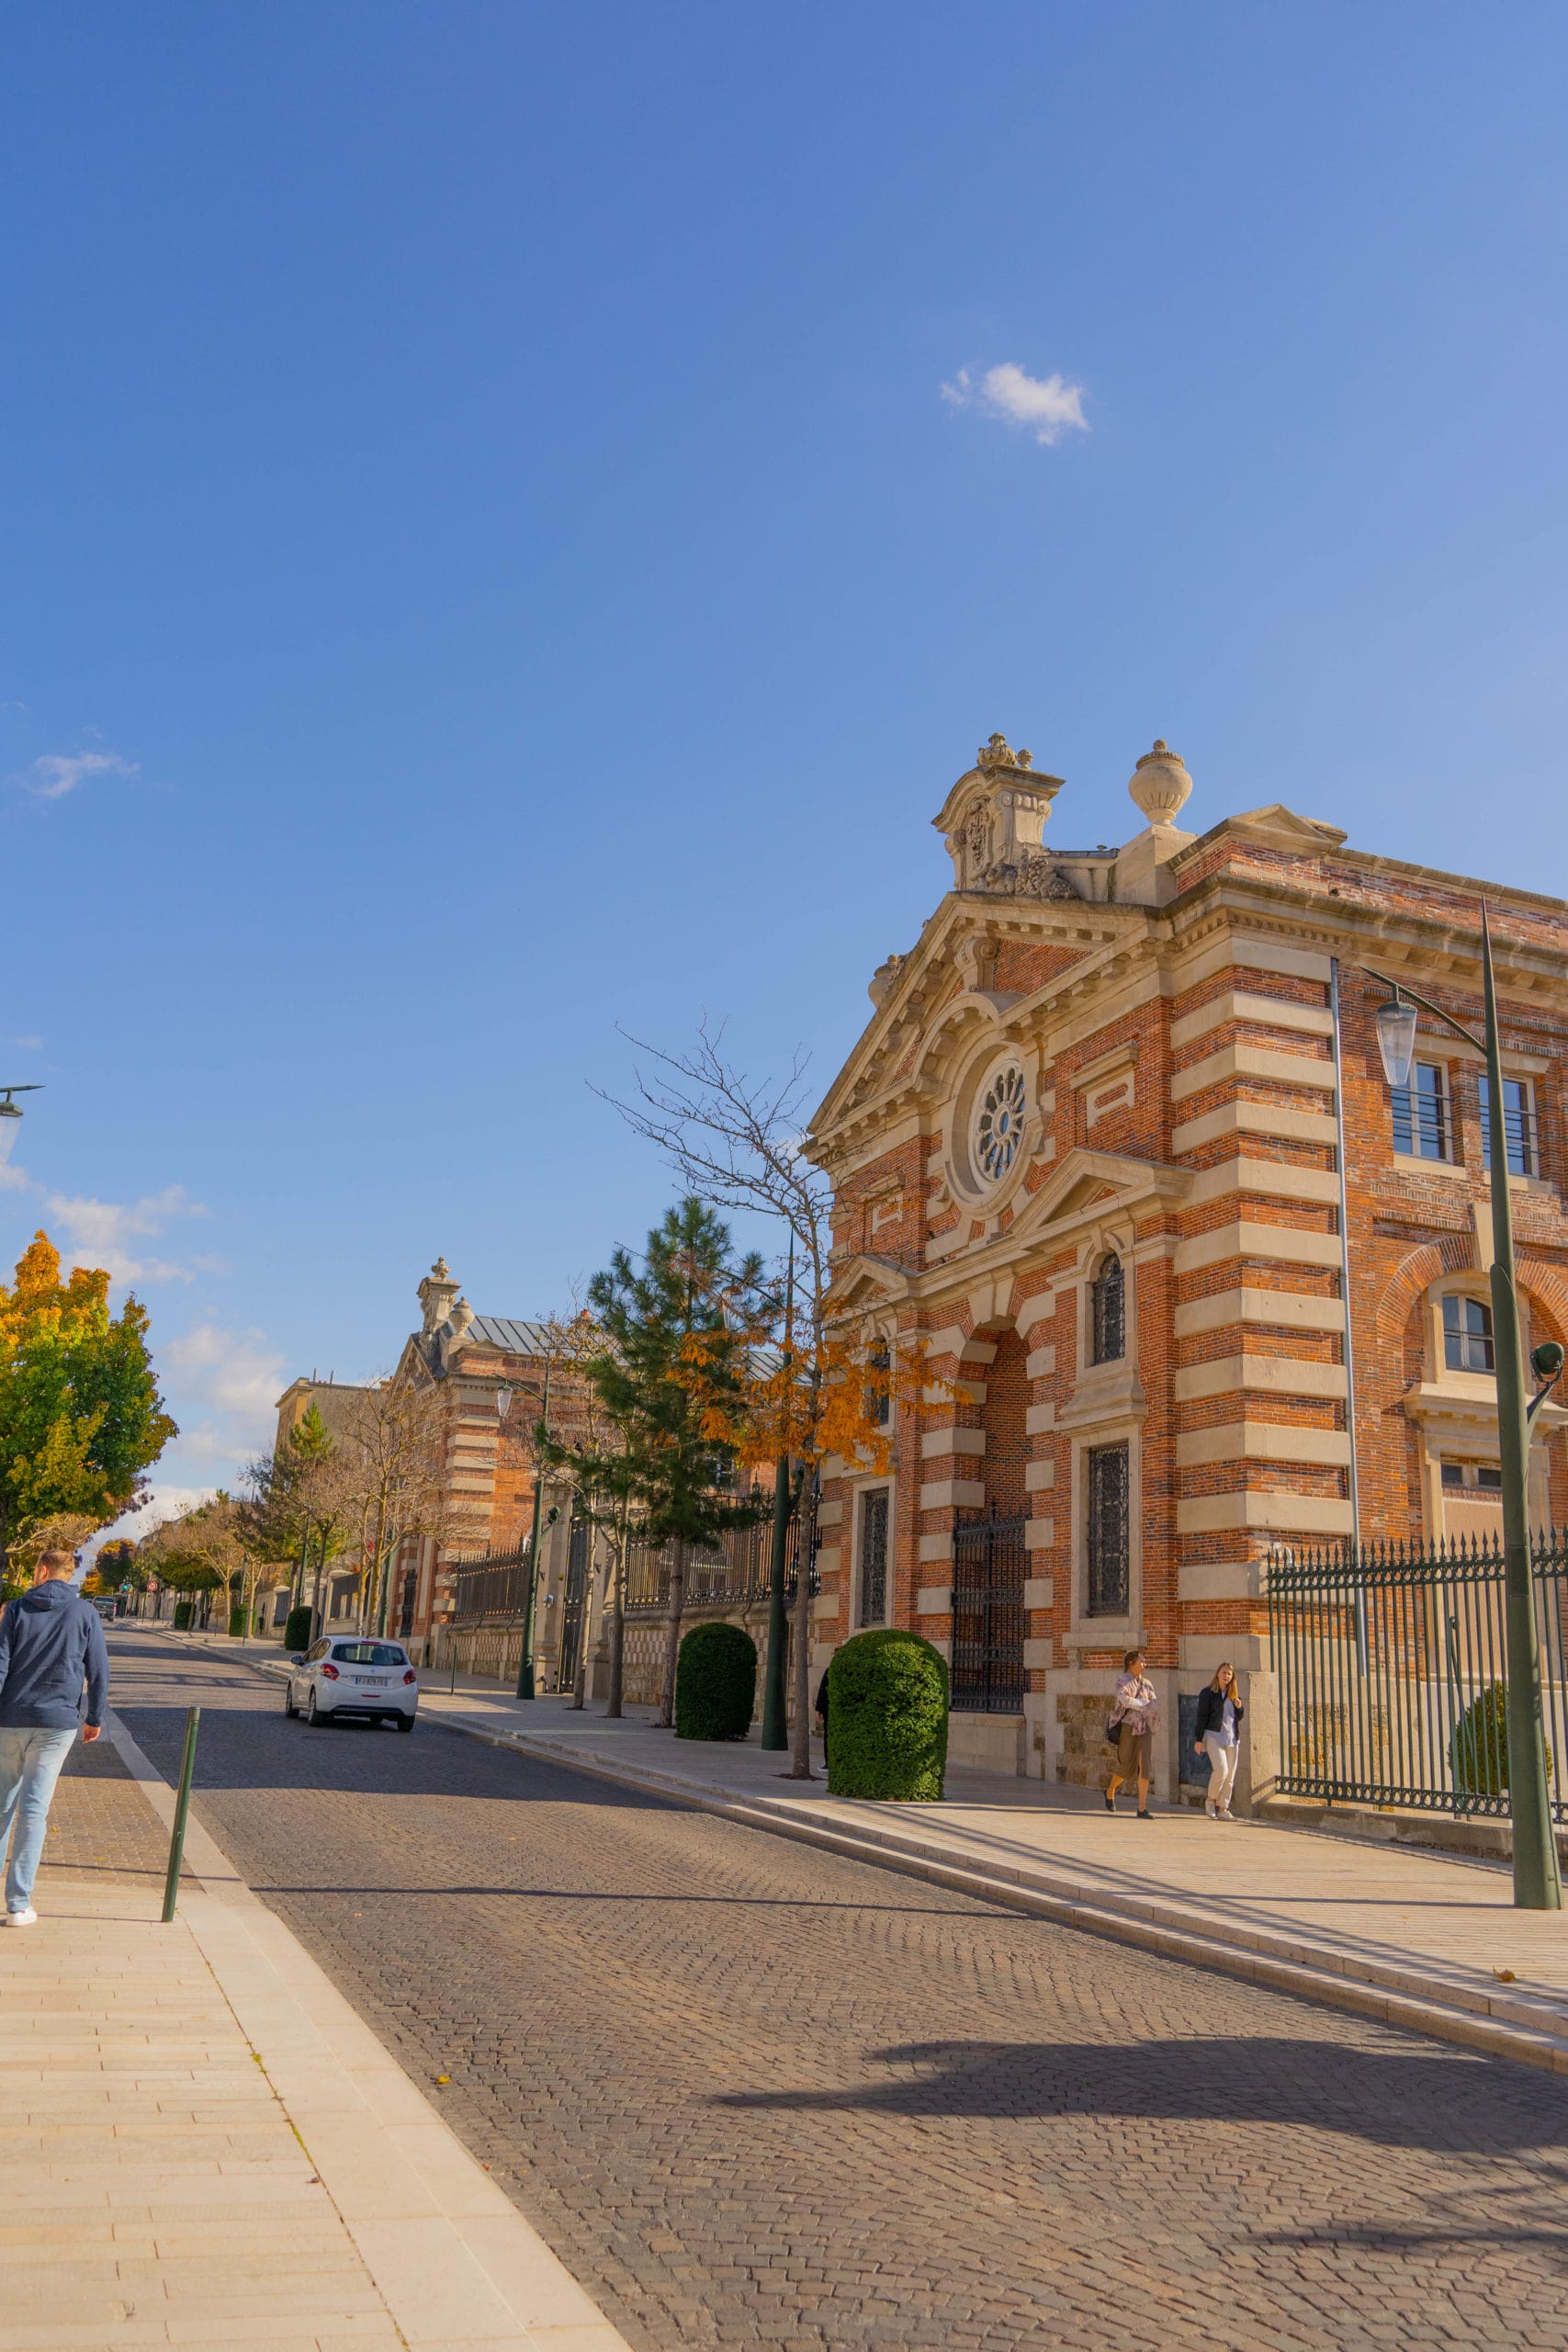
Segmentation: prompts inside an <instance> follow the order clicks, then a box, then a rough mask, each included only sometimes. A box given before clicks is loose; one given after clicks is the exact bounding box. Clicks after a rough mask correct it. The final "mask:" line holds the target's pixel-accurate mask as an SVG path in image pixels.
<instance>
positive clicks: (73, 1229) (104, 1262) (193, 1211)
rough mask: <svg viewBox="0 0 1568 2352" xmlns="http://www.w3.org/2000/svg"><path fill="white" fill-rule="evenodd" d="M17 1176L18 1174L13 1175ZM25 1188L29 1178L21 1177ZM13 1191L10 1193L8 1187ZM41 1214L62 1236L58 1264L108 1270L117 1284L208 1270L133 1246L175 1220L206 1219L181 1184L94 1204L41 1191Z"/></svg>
mask: <svg viewBox="0 0 1568 2352" xmlns="http://www.w3.org/2000/svg"><path fill="white" fill-rule="evenodd" d="M15 1172H16V1174H17V1175H21V1170H16V1171H15ZM22 1182H23V1183H24V1184H27V1183H30V1182H31V1180H30V1178H28V1177H25V1176H23V1177H22ZM13 1189H15V1188H14V1187H13ZM43 1203H44V1210H45V1213H46V1215H47V1216H49V1217H50V1219H51V1221H52V1223H53V1224H54V1226H55V1227H57V1228H58V1229H59V1231H60V1232H61V1233H62V1235H63V1237H64V1246H63V1247H62V1250H61V1252H60V1254H61V1258H62V1261H63V1262H64V1263H65V1264H67V1265H73V1266H107V1269H108V1272H109V1276H110V1279H111V1280H112V1281H114V1282H117V1283H188V1282H194V1281H195V1279H196V1277H197V1274H198V1273H205V1272H211V1271H213V1265H212V1261H211V1260H209V1259H199V1258H198V1259H195V1260H193V1261H192V1262H191V1263H190V1264H189V1265H188V1266H181V1265H175V1264H174V1263H173V1262H172V1261H170V1260H168V1259H167V1258H157V1257H148V1256H146V1255H144V1254H143V1253H142V1252H141V1250H140V1249H139V1248H138V1247H136V1246H135V1245H137V1244H139V1243H141V1242H142V1241H151V1240H155V1239H156V1238H157V1237H158V1236H159V1235H160V1234H161V1233H162V1232H163V1231H164V1227H165V1226H167V1225H169V1224H171V1223H172V1222H173V1220H174V1219H175V1218H176V1217H185V1216H206V1215H207V1211H206V1209H204V1208H203V1207H202V1205H201V1203H200V1202H199V1201H193V1200H192V1199H191V1198H190V1196H189V1194H188V1193H186V1190H185V1187H184V1186H183V1185H181V1184H167V1185H165V1186H164V1190H163V1191H162V1192H161V1193H147V1194H146V1195H145V1196H144V1197H143V1198H142V1199H141V1200H140V1201H98V1200H93V1199H90V1198H87V1197H85V1196H72V1195H71V1194H68V1193H45V1194H44V1196H43Z"/></svg>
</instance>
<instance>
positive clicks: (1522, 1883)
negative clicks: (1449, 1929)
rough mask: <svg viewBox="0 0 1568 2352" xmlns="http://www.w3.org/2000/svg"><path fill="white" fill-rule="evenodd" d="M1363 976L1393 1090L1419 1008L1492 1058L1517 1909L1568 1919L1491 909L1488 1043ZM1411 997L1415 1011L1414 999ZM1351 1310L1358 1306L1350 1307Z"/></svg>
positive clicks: (1401, 1080) (1557, 1351)
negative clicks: (1548, 1718) (1543, 1655)
mask: <svg viewBox="0 0 1568 2352" xmlns="http://www.w3.org/2000/svg"><path fill="white" fill-rule="evenodd" d="M1361 968H1362V970H1363V971H1365V972H1367V973H1368V975H1369V977H1370V978H1372V979H1374V980H1381V981H1382V984H1383V986H1384V987H1385V988H1390V989H1393V1001H1392V1002H1390V1003H1388V1004H1384V1005H1382V1006H1380V1007H1379V1009H1378V1015H1377V1031H1378V1051H1379V1053H1380V1054H1381V1056H1382V1066H1383V1075H1384V1077H1385V1078H1386V1079H1387V1080H1388V1082H1389V1084H1390V1086H1391V1087H1404V1086H1408V1084H1409V1083H1410V1072H1411V1064H1412V1061H1413V1059H1414V1056H1415V1051H1416V1006H1417V1005H1421V1006H1424V1007H1425V1009H1426V1010H1427V1012H1429V1013H1431V1014H1432V1015H1433V1017H1434V1018H1435V1019H1436V1020H1438V1021H1441V1022H1442V1023H1444V1024H1445V1025H1446V1026H1447V1027H1448V1028H1450V1029H1451V1030H1452V1031H1453V1032H1454V1034H1455V1035H1456V1036H1459V1037H1462V1038H1463V1039H1464V1041H1465V1043H1466V1045H1468V1046H1475V1047H1476V1048H1477V1049H1478V1050H1479V1051H1480V1052H1482V1053H1483V1054H1484V1055H1485V1057H1486V1097H1487V1101H1486V1113H1487V1126H1488V1130H1489V1134H1490V1139H1491V1151H1492V1341H1493V1369H1494V1371H1495V1375H1496V1380H1497V1451H1498V1459H1499V1466H1500V1469H1501V1472H1502V1479H1503V1643H1504V1655H1505V1657H1506V1665H1507V1676H1508V1717H1507V1720H1508V1799H1509V1807H1510V1810H1511V1812H1512V1815H1513V1821H1514V1903H1515V1905H1516V1907H1517V1908H1518V1909H1520V1910H1524V1911H1560V1910H1561V1909H1562V1873H1561V1871H1559V1869H1558V1864H1557V1840H1556V1838H1555V1836H1554V1835H1553V1832H1552V1826H1551V1795H1550V1792H1549V1791H1548V1788H1547V1760H1546V1736H1545V1730H1544V1726H1543V1724H1542V1722H1541V1704H1540V1652H1539V1649H1538V1646H1537V1643H1536V1629H1535V1593H1534V1589H1533V1583H1532V1579H1531V1576H1530V1546H1529V1445H1530V1435H1529V1424H1530V1420H1531V1419H1532V1418H1533V1416H1534V1413H1535V1410H1536V1408H1537V1406H1539V1405H1540V1401H1541V1398H1542V1397H1544V1396H1545V1394H1546V1389H1547V1388H1549V1387H1551V1385H1552V1383H1553V1382H1554V1381H1555V1380H1556V1379H1557V1377H1558V1375H1559V1374H1561V1372H1562V1364H1563V1354H1562V1349H1561V1348H1559V1347H1558V1346H1557V1345H1556V1343H1555V1341H1550V1342H1548V1343H1546V1344H1545V1345H1543V1346H1541V1347H1540V1348H1538V1349H1537V1350H1536V1351H1535V1352H1534V1354H1533V1355H1532V1356H1531V1358H1530V1366H1531V1369H1532V1371H1534V1372H1535V1374H1536V1376H1537V1378H1538V1379H1540V1380H1542V1381H1544V1382H1545V1384H1546V1385H1545V1387H1543V1388H1542V1389H1541V1390H1540V1395H1538V1396H1537V1397H1536V1398H1535V1400H1534V1402H1533V1403H1532V1404H1530V1405H1529V1406H1527V1405H1526V1403H1525V1366H1524V1351H1523V1340H1522V1338H1521V1334H1520V1323H1519V1301H1518V1291H1517V1286H1516V1282H1515V1275H1514V1209H1513V1203H1512V1201H1511V1200H1510V1198H1509V1194H1508V1136H1507V1128H1506V1122H1505V1119H1504V1111H1503V1052H1502V1045H1501V1041H1500V1039H1499V1036H1498V1032H1497V986H1496V979H1495V974H1494V972H1493V968H1492V933H1491V928H1490V926H1489V924H1488V922H1487V920H1486V909H1485V906H1484V904H1483V907H1482V910H1481V969H1482V978H1483V990H1484V1000H1485V1007H1486V1029H1485V1038H1484V1042H1483V1040H1482V1039H1481V1038H1479V1037H1477V1036H1475V1035H1473V1034H1472V1031H1470V1030H1469V1029H1467V1028H1466V1027H1465V1026H1464V1024H1463V1023H1462V1022H1459V1021H1456V1020H1455V1019H1454V1017H1453V1015H1452V1013H1450V1012H1444V1011H1443V1008H1442V1006H1441V1005H1440V1004H1434V1003H1433V1002H1432V1001H1431V999H1430V998H1429V997H1424V996H1419V995H1417V994H1416V990H1415V989H1412V988H1407V987H1405V986H1404V984H1403V983H1401V982H1399V981H1395V980H1392V979H1390V978H1389V977H1388V975H1387V973H1385V972H1375V971H1373V970H1372V969H1371V966H1370V965H1363V966H1362V967H1361ZM1405 997H1408V998H1409V999H1410V1002H1409V1003H1408V1004H1406V1003H1405V1002H1404V998H1405ZM1346 1312H1347V1314H1348V1312H1349V1307H1348V1303H1347V1306H1346Z"/></svg>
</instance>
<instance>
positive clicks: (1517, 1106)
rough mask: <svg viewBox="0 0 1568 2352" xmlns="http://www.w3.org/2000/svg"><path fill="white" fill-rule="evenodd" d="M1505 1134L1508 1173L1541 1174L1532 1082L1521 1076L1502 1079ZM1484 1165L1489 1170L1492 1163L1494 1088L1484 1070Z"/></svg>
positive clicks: (1482, 1135) (1482, 1158)
mask: <svg viewBox="0 0 1568 2352" xmlns="http://www.w3.org/2000/svg"><path fill="white" fill-rule="evenodd" d="M1503 1134H1504V1136H1505V1138H1506V1144H1507V1151H1508V1173H1509V1175H1510V1176H1538V1175H1539V1174H1540V1155H1539V1153H1538V1152H1537V1149H1536V1132H1535V1106H1534V1104H1533V1103H1532V1102H1531V1100H1530V1090H1529V1082H1528V1081H1527V1080H1524V1079H1522V1078H1506V1079H1505V1080H1503ZM1481 1165H1482V1166H1483V1168H1484V1169H1487V1170H1490V1169H1491V1166H1492V1088H1491V1082H1490V1080H1488V1078H1487V1076H1486V1073H1485V1071H1484V1070H1483V1072H1482V1076H1481Z"/></svg>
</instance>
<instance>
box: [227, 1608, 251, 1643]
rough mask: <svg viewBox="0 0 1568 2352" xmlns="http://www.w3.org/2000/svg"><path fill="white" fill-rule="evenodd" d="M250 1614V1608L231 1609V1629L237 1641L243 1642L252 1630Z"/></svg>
mask: <svg viewBox="0 0 1568 2352" xmlns="http://www.w3.org/2000/svg"><path fill="white" fill-rule="evenodd" d="M250 1614H251V1612H250V1611H249V1610H248V1609H231V1610H230V1611H229V1631H230V1634H231V1636H232V1638H233V1639H234V1640H235V1641H237V1642H243V1640H244V1638H245V1635H246V1634H248V1633H249V1632H250V1630H251V1628H250Z"/></svg>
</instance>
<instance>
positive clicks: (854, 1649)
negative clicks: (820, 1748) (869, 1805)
mask: <svg viewBox="0 0 1568 2352" xmlns="http://www.w3.org/2000/svg"><path fill="white" fill-rule="evenodd" d="M946 1770H947V1660H946V1659H945V1658H944V1657H942V1652H941V1651H940V1650H936V1649H933V1648H932V1647H931V1644H930V1642H927V1641H922V1640H921V1638H920V1636H919V1634H911V1633H909V1632H908V1631H907V1630H906V1629H905V1628H904V1627H903V1626H901V1625H889V1626H885V1627H879V1628H877V1629H876V1630H875V1631H874V1632H872V1633H869V1634H852V1636H851V1638H850V1639H849V1640H848V1641H847V1642H844V1643H842V1644H841V1645H840V1647H839V1648H838V1649H836V1650H835V1651H834V1652H833V1656H832V1659H831V1661H830V1663H829V1668H828V1790H829V1795H831V1796H836V1797H885V1798H886V1797H896V1798H902V1799H903V1800H905V1801H906V1802H908V1801H911V1800H912V1801H915V1802H917V1803H919V1802H923V1803H926V1804H934V1803H935V1802H936V1801H937V1799H938V1798H939V1797H940V1796H941V1795H942V1781H943V1775H944V1774H945V1772H946Z"/></svg>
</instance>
